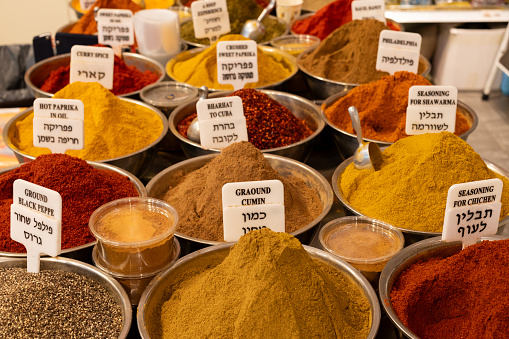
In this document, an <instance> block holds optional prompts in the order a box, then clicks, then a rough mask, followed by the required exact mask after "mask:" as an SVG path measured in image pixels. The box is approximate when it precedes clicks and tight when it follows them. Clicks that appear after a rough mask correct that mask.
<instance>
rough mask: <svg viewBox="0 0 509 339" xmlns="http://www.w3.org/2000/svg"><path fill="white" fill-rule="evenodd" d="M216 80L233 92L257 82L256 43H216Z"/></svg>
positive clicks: (244, 41)
mask: <svg viewBox="0 0 509 339" xmlns="http://www.w3.org/2000/svg"><path fill="white" fill-rule="evenodd" d="M217 80H218V82H219V83H220V84H224V85H226V84H231V85H233V88H234V89H235V90H238V89H242V88H244V85H245V84H247V83H251V82H257V81H258V49H257V45H256V41H253V40H249V41H246V40H242V41H220V42H218V43H217Z"/></svg>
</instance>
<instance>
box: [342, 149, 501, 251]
mask: <svg viewBox="0 0 509 339" xmlns="http://www.w3.org/2000/svg"><path fill="white" fill-rule="evenodd" d="M483 160H484V162H485V164H486V166H487V167H488V169H490V170H491V171H492V172H494V173H495V174H497V175H499V176H502V177H506V178H509V172H507V171H506V170H504V169H503V168H501V167H500V166H498V165H496V164H494V163H492V162H491V161H488V160H486V159H483ZM351 163H353V156H352V157H350V158H348V159H346V160H345V161H343V162H342V163H341V164H340V165H339V166H338V168H336V170H335V171H334V174H333V175H332V189H333V191H334V194H335V195H336V196H337V197H338V199H339V200H340V201H341V203H342V204H343V205H344V206H345V207H346V208H347V209H348V210H349V211H350V212H351V213H353V214H354V215H360V216H364V217H370V216H369V215H365V214H363V213H361V212H359V211H358V210H357V209H356V208H355V207H353V206H352V205H351V204H350V203H349V202H348V200H347V199H346V197H345V195H344V194H343V191H342V189H341V178H342V175H343V173H344V172H345V169H346V168H347V167H348V166H349V165H350V164H351ZM437 175H441V174H440V173H437ZM394 213H396V212H394ZM508 222H509V215H508V216H506V217H504V218H503V219H501V220H500V222H499V229H502V227H503V226H505V225H506V224H507V223H508ZM396 228H398V229H399V230H400V231H402V232H403V233H404V235H405V240H406V243H407V244H413V243H415V242H417V241H421V240H423V239H427V238H430V237H436V236H438V235H441V234H442V232H426V231H417V230H415V229H412V228H411V227H406V228H405V227H398V226H396Z"/></svg>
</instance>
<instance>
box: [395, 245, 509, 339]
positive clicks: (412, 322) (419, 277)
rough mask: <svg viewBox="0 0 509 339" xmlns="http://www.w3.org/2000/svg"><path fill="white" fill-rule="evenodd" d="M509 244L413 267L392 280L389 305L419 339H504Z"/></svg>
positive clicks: (507, 333) (508, 331)
mask: <svg viewBox="0 0 509 339" xmlns="http://www.w3.org/2000/svg"><path fill="white" fill-rule="evenodd" d="M507 253H509V240H498V241H483V242H481V243H479V244H476V245H472V246H469V247H467V248H466V249H464V250H462V251H460V252H458V253H457V254H455V255H452V256H450V257H448V258H445V259H444V258H433V259H431V260H428V261H425V262H418V263H416V264H414V265H412V266H410V268H408V269H407V270H406V271H404V272H403V273H402V274H400V276H399V277H398V278H397V279H396V282H395V284H394V287H393V289H392V291H391V294H390V295H391V303H392V306H393V307H394V310H395V311H396V313H397V315H398V317H399V319H400V320H401V321H402V322H403V323H404V324H405V325H406V326H407V327H408V328H409V329H410V330H411V331H412V332H413V333H414V334H416V335H417V336H419V337H420V338H422V339H428V338H429V339H431V338H448V339H456V338H457V339H459V338H461V339H477V338H498V339H502V338H509V312H508V310H509V293H507V291H508V286H509V256H508V255H507Z"/></svg>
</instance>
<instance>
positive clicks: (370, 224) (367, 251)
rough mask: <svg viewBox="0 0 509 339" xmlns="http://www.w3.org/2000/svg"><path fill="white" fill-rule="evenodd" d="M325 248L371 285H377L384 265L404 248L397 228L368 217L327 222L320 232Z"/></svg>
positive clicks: (401, 235)
mask: <svg viewBox="0 0 509 339" xmlns="http://www.w3.org/2000/svg"><path fill="white" fill-rule="evenodd" d="M319 240H320V243H321V245H322V246H323V248H325V249H326V250H327V251H329V252H330V253H332V254H334V255H336V256H338V257H340V258H341V259H343V260H345V261H346V262H348V263H349V264H350V265H352V266H353V267H355V268H357V269H358V270H360V271H361V273H363V274H364V276H366V278H368V280H370V281H371V282H374V281H377V279H378V277H379V273H380V272H381V271H382V270H383V268H384V266H385V264H386V263H387V262H388V261H389V260H390V259H391V258H392V257H393V256H394V255H396V254H397V253H398V252H399V251H401V249H402V248H403V246H404V244H405V238H404V237H403V233H401V231H400V230H398V229H397V228H396V227H394V226H391V225H389V224H386V223H384V222H382V221H379V220H376V219H371V218H368V217H359V216H354V217H343V218H338V219H335V220H332V221H330V222H328V223H327V224H326V225H325V226H324V227H322V229H321V230H320V234H319Z"/></svg>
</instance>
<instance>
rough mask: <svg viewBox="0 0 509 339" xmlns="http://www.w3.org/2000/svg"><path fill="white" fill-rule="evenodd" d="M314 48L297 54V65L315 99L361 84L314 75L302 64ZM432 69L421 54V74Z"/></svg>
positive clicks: (345, 90) (427, 72) (327, 96)
mask: <svg viewBox="0 0 509 339" xmlns="http://www.w3.org/2000/svg"><path fill="white" fill-rule="evenodd" d="M315 49H316V48H314V49H310V50H307V51H305V52H303V53H301V54H299V55H298V56H297V66H298V67H299V70H301V71H302V72H303V73H304V78H305V79H306V82H307V84H308V86H309V90H310V91H311V94H312V95H313V98H315V99H321V100H325V99H327V98H329V97H330V96H333V95H336V94H338V93H341V92H347V91H349V90H351V89H352V88H354V87H357V86H359V85H360V84H353V83H347V82H341V81H334V80H330V79H326V78H323V77H320V76H318V75H314V74H312V73H311V72H309V71H308V70H307V69H306V67H305V66H303V65H302V63H301V60H302V58H303V57H305V56H306V55H308V54H309V53H312V52H313V51H314V50H315ZM430 71H431V63H430V62H429V60H428V59H426V57H425V56H423V55H420V56H419V75H422V76H423V77H426V76H427V75H428V74H429V72H430Z"/></svg>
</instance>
